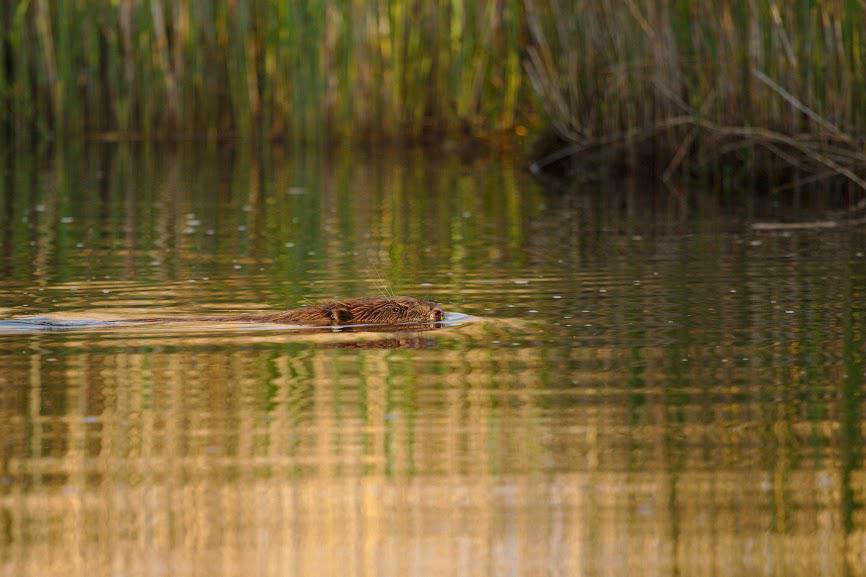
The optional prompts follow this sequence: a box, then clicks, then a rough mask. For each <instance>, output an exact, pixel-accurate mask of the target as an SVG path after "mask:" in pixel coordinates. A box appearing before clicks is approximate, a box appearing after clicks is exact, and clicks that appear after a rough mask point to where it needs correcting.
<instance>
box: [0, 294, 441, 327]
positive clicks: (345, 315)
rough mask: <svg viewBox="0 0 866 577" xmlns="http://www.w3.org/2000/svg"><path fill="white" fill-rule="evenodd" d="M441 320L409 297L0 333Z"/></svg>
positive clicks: (14, 322) (34, 320)
mask: <svg viewBox="0 0 866 577" xmlns="http://www.w3.org/2000/svg"><path fill="white" fill-rule="evenodd" d="M444 319H445V313H444V312H443V311H442V309H441V308H440V307H439V305H438V304H437V303H434V302H431V301H422V300H418V299H414V298H411V297H366V298H354V299H346V300H339V301H330V302H324V303H319V304H315V305H309V306H305V307H300V308H297V309H291V310H288V311H285V312H281V313H274V314H261V315H245V316H231V317H157V318H143V319H125V320H111V321H97V320H89V319H72V320H63V319H53V318H47V317H30V318H14V319H9V320H7V321H2V320H0V329H3V328H7V329H17V330H20V329H26V328H38V329H43V330H53V329H57V330H62V329H70V328H88V327H90V328H92V327H97V326H106V325H111V324H118V323H120V324H126V323H135V324H143V323H164V322H197V321H221V322H260V323H283V324H290V325H301V326H309V327H326V326H350V325H379V326H388V325H402V324H421V323H431V322H433V323H435V322H439V321H442V320H444Z"/></svg>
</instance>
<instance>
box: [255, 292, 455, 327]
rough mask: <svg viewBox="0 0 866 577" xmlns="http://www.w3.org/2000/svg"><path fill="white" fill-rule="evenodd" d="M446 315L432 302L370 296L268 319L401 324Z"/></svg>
mask: <svg viewBox="0 0 866 577" xmlns="http://www.w3.org/2000/svg"><path fill="white" fill-rule="evenodd" d="M444 318H445V313H444V312H443V311H442V309H441V308H440V307H439V305H438V304H437V303H434V302H432V301H423V300H419V299H415V298H412V297H366V298H355V299H346V300H340V301H333V302H327V303H321V304H317V305H310V306H306V307H301V308H299V309H293V310H290V311H287V312H285V313H282V314H280V315H277V316H275V317H272V318H270V319H268V320H271V321H274V322H284V323H296V324H302V325H399V324H406V323H426V322H437V321H441V320H443V319H444Z"/></svg>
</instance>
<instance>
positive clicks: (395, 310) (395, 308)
mask: <svg viewBox="0 0 866 577" xmlns="http://www.w3.org/2000/svg"><path fill="white" fill-rule="evenodd" d="M391 310H392V311H394V312H395V313H397V314H400V307H394V308H392V309H391Z"/></svg>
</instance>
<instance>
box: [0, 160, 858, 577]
mask: <svg viewBox="0 0 866 577" xmlns="http://www.w3.org/2000/svg"><path fill="white" fill-rule="evenodd" d="M777 209H778V207H777ZM772 210H774V209H773V207H771V206H770V207H769V208H768V207H767V206H765V207H761V206H757V205H753V204H750V201H749V200H748V195H743V198H739V197H736V196H733V197H727V196H719V195H714V194H705V195H702V194H697V193H694V192H692V193H689V194H683V193H682V192H665V191H649V192H648V191H645V190H643V189H641V188H640V187H639V186H638V185H637V184H635V183H619V184H616V183H614V184H607V185H605V186H604V187H598V186H596V187H593V186H589V185H587V186H585V187H582V188H577V189H575V190H572V191H568V192H563V191H559V190H555V189H546V188H545V187H544V186H542V185H541V184H539V183H538V182H536V181H533V180H532V179H531V178H530V177H529V176H528V175H527V174H525V173H524V172H523V170H522V169H521V168H520V167H519V166H518V165H515V164H514V163H510V162H508V161H476V162H470V163H466V162H460V161H459V160H457V159H454V158H450V157H448V156H446V155H442V156H441V157H440V156H437V155H434V154H432V153H429V152H423V153H402V154H381V155H372V154H362V153H356V154H355V155H350V154H348V153H327V154H312V153H309V154H295V155H289V154H284V153H278V152H274V153H269V154H266V155H255V154H252V153H249V152H247V151H244V150H237V151H234V152H229V151H223V150H217V151H210V152H209V151H207V150H186V149H183V150H177V151H170V152H165V151H159V150H154V149H139V148H128V147H112V146H103V147H94V148H91V149H88V150H86V151H71V152H70V151H67V152H63V153H54V154H53V155H48V156H45V157H21V156H20V155H19V156H15V157H6V158H5V159H4V165H3V173H2V178H0V318H10V317H14V316H27V315H50V316H54V317H60V318H66V319H97V320H99V319H112V318H124V317H126V316H130V315H135V316H148V315H154V316H167V315H177V316H179V317H182V316H184V315H186V316H196V315H199V316H201V315H202V314H203V313H204V314H208V315H211V314H220V315H222V314H234V313H238V314H247V313H250V312H251V311H255V312H260V311H273V310H282V309H285V308H289V307H294V306H297V305H300V304H304V303H307V302H314V301H316V300H320V299H327V298H330V297H334V296H340V297H348V296H358V295H371V294H372V295H375V294H383V293H385V292H390V291H393V292H394V293H397V294H406V295H412V296H416V297H419V298H426V299H432V300H436V301H438V302H441V303H442V304H443V307H444V308H445V310H446V311H448V312H449V313H453V314H462V315H470V316H471V317H472V318H471V319H469V321H471V322H469V321H468V322H460V323H455V326H446V327H440V328H436V329H435V330H425V331H393V330H392V331H384V332H374V331H369V332H368V331H360V332H351V333H345V332H334V331H321V332H301V333H299V332H297V331H292V330H288V329H280V328H277V329H274V328H273V327H271V328H269V329H268V330H264V329H262V328H260V327H254V326H244V325H241V326H237V325H229V326H226V325H223V324H213V325H210V324H208V323H198V324H195V323H194V324H192V325H189V324H187V325H182V328H179V327H181V325H178V326H174V327H172V326H168V325H154V326H147V327H137V328H135V329H129V328H126V329H119V328H116V327H112V326H96V327H93V326H82V327H81V328H80V330H78V329H73V330H64V331H34V332H26V333H21V332H15V331H11V332H6V333H5V334H0V575H4V576H5V575H8V576H36V575H59V574H62V575H70V576H87V577H98V576H109V575H111V576H163V575H165V576H169V575H170V576H179V577H187V576H212V575H238V576H248V575H257V576H258V575H262V576H271V575H273V576H277V575H280V576H283V575H340V576H389V575H393V576H404V575H461V576H493V575H496V576H499V575H514V576H517V575H520V576H527V575H528V576H536V575H539V576H540V575H562V576H566V575H569V576H570V575H588V576H591V575H629V576H635V575H675V574H680V575H690V576H693V575H713V576H726V575H730V576H734V575H745V574H748V575H786V576H789V575H804V576H806V575H808V576H813V575H817V574H820V575H849V574H852V575H861V574H863V573H864V555H866V534H864V528H866V519H864V515H863V508H862V504H863V500H864V489H866V475H864V473H866V468H864V464H863V412H864V403H863V393H862V387H863V380H864V370H866V365H864V346H863V340H864V337H866V330H864V329H866V257H864V253H866V231H864V230H863V229H853V230H842V231H832V230H831V231H826V230H825V231H788V232H784V233H755V232H752V231H751V229H750V227H749V223H750V222H751V221H752V220H754V219H755V218H759V217H760V215H761V214H765V213H766V211H771V212H772ZM778 210H781V209H778ZM778 210H777V212H778ZM786 210H789V211H791V210H793V211H794V212H795V213H796V211H801V212H803V213H805V212H806V211H807V209H805V208H791V207H790V206H788V208H786ZM762 211H764V212H762ZM797 214H800V213H797ZM789 216H790V214H789Z"/></svg>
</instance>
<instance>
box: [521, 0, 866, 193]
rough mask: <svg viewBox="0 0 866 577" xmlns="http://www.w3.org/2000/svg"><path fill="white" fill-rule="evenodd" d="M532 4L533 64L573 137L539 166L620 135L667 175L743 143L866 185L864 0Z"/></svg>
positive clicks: (535, 0) (737, 152)
mask: <svg viewBox="0 0 866 577" xmlns="http://www.w3.org/2000/svg"><path fill="white" fill-rule="evenodd" d="M524 4H525V8H526V11H525V14H526V19H527V29H528V31H529V41H528V44H529V48H528V51H527V52H528V58H527V67H526V70H527V74H528V76H529V78H530V80H531V83H532V85H533V86H534V87H535V89H536V91H537V92H538V94H539V95H541V102H542V103H543V105H544V107H545V109H546V111H547V114H548V116H549V118H550V119H551V120H552V123H553V126H554V128H555V130H556V131H557V133H558V134H559V135H560V136H561V137H563V138H564V139H566V140H567V141H569V142H570V143H571V146H568V147H566V148H565V149H563V150H560V151H557V152H556V153H554V154H553V155H551V156H550V157H548V158H546V159H543V160H542V161H540V163H539V165H537V168H540V167H541V165H542V164H544V163H545V162H552V161H553V160H556V159H559V158H562V157H564V156H570V155H584V156H585V155H587V154H592V153H593V152H594V151H599V150H606V151H609V150H610V149H611V148H612V145H615V146H618V147H619V151H620V152H622V153H624V156H626V157H628V156H631V158H630V159H629V162H640V161H641V156H642V155H643V154H644V153H647V154H650V155H652V156H654V157H655V158H656V159H657V160H659V161H660V163H661V166H662V168H663V169H664V174H665V176H671V175H672V174H673V173H675V172H676V171H678V170H680V169H681V168H683V167H686V166H694V164H695V162H697V163H700V162H701V161H707V162H717V161H718V159H719V157H720V156H723V157H732V156H733V157H738V158H740V159H741V160H745V161H747V163H748V162H751V164H752V165H753V166H754V165H756V164H757V165H760V166H767V163H769V164H773V163H776V164H780V165H784V166H787V167H792V166H793V167H795V169H804V170H807V171H808V172H810V173H812V175H813V176H814V177H816V178H818V177H821V176H822V175H840V174H841V175H844V176H845V177H846V178H848V179H849V180H851V181H852V182H855V183H856V184H857V185H859V186H862V187H866V182H864V181H863V180H862V179H861V176H858V175H862V171H863V165H864V162H863V154H862V150H863V145H862V140H861V136H862V135H863V133H864V128H866V79H864V72H866V68H864V62H863V56H864V48H866V46H864V32H866V15H864V13H866V6H864V4H863V3H862V2H860V1H857V0H831V1H827V2H814V1H804V0H748V1H740V0H695V1H685V0H625V1H623V2H612V1H608V0H603V1H601V2H597V1H593V0H574V1H571V2H563V1H561V0H525V3H524ZM642 143H643V144H646V145H647V146H641V144H642ZM758 158H763V159H764V160H766V161H767V163H754V162H753V161H754V160H755V159H758Z"/></svg>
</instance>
